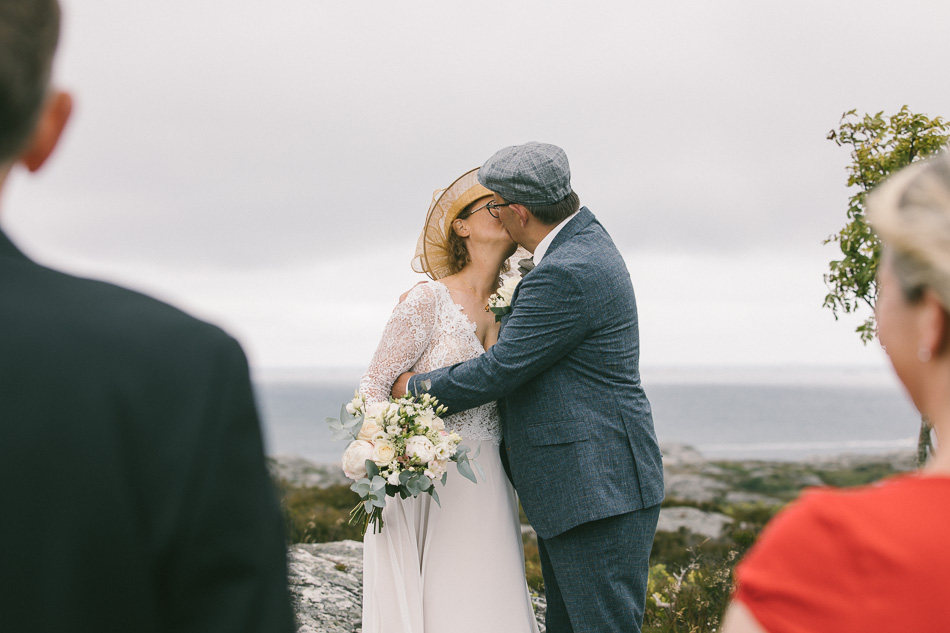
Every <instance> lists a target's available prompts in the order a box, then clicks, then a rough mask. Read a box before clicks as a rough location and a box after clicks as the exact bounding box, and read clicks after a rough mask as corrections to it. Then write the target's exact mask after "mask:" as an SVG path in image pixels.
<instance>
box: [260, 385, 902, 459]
mask: <svg viewBox="0 0 950 633" xmlns="http://www.w3.org/2000/svg"><path fill="white" fill-rule="evenodd" d="M358 377H359V374H358V373H354V372H353V371H352V370H342V371H339V372H322V373H321V374H320V375H318V376H310V377H305V378H302V377H299V376H297V377H278V378H274V377H269V378H266V379H261V380H257V381H256V383H255V387H256V390H257V395H258V403H259V405H260V408H261V414H262V418H263V422H264V429H265V437H266V443H267V451H268V453H270V454H273V455H299V456H302V457H306V458H308V459H311V460H313V461H317V462H336V461H339V456H340V454H341V453H342V452H343V449H344V448H345V442H334V441H332V440H331V439H330V433H329V430H328V429H327V425H326V418H327V417H328V416H330V417H337V416H339V412H340V405H341V404H343V403H344V402H347V401H348V400H350V399H351V398H352V397H353V390H354V388H355V386H356V383H357V381H358ZM643 383H644V388H645V389H646V392H647V396H648V397H649V399H650V402H651V404H652V406H653V417H654V423H655V427H656V433H657V437H658V439H659V440H660V442H661V443H664V442H676V443H682V444H688V445H690V446H693V447H695V448H696V449H698V450H699V451H700V452H701V453H703V454H704V455H705V456H707V457H709V458H722V459H777V460H796V459H801V458H803V457H808V456H813V455H829V454H839V453H875V452H888V451H893V450H897V449H911V448H913V447H914V446H916V441H917V432H918V428H919V425H920V416H919V415H918V413H917V411H916V410H915V409H914V407H913V405H912V404H911V403H910V401H909V399H908V398H907V396H906V395H905V394H904V393H903V391H902V390H901V388H900V386H899V384H898V383H897V382H896V380H895V379H893V378H891V377H890V375H888V374H887V373H886V372H882V371H880V370H849V369H841V370H837V369H835V370H827V369H820V370H808V369H794V370H756V369H754V368H752V369H747V370H741V371H736V370H715V369H713V370H710V369H705V370H677V369H671V370H657V371H653V372H647V371H644V376H643Z"/></svg>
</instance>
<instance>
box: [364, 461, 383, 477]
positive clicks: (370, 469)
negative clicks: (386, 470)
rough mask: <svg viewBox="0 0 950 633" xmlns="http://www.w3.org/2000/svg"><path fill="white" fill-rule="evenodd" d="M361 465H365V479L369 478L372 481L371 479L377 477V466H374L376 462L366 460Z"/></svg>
mask: <svg viewBox="0 0 950 633" xmlns="http://www.w3.org/2000/svg"><path fill="white" fill-rule="evenodd" d="M363 463H364V464H365V465H366V476H367V477H369V478H370V479H372V478H374V477H376V476H377V475H379V466H377V465H376V462H374V461H373V460H371V459H367V460H366V461H365V462H363Z"/></svg>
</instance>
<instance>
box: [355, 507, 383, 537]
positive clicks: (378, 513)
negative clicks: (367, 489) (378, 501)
mask: <svg viewBox="0 0 950 633" xmlns="http://www.w3.org/2000/svg"><path fill="white" fill-rule="evenodd" d="M360 522H362V524H363V527H362V529H361V530H360V536H366V529H367V528H369V526H370V524H372V525H373V534H378V533H379V532H382V531H383V509H382V508H380V507H378V506H373V511H372V512H370V513H369V514H367V513H366V508H365V507H364V505H363V502H362V501H361V502H359V503H358V504H356V506H355V507H354V508H353V509H352V510H350V520H349V524H350V525H355V524H357V523H360Z"/></svg>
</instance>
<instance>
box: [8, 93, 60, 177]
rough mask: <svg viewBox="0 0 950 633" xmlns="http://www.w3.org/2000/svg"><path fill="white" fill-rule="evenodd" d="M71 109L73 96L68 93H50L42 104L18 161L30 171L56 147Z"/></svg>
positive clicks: (39, 165)
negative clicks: (31, 134)
mask: <svg viewBox="0 0 950 633" xmlns="http://www.w3.org/2000/svg"><path fill="white" fill-rule="evenodd" d="M72 111H73V98H72V97H71V96H70V95H69V93H67V92H53V93H51V94H50V95H49V96H48V97H47V98H46V102H45V103H44V104H43V111H42V112H41V113H40V118H39V120H38V121H37V122H36V128H35V129H34V130H33V136H31V137H30V141H29V142H28V143H27V145H26V148H25V149H24V150H23V151H22V152H21V153H20V157H19V158H18V160H19V162H20V163H22V164H23V165H24V166H25V167H26V168H27V169H29V170H30V171H36V170H38V169H39V168H40V167H42V166H43V163H45V162H46V159H47V158H49V156H50V154H52V153H53V150H54V149H56V143H58V142H59V138H60V136H61V135H62V133H63V129H64V128H65V127H66V123H67V121H69V115H70V114H71V113H72Z"/></svg>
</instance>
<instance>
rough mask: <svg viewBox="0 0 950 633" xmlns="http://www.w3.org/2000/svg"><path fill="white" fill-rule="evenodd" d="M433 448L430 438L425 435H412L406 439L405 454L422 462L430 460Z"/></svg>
mask: <svg viewBox="0 0 950 633" xmlns="http://www.w3.org/2000/svg"><path fill="white" fill-rule="evenodd" d="M434 450H435V446H433V444H432V440H430V439H429V438H427V437H426V436H425V435H413V436H412V437H410V438H409V439H408V440H406V455H408V456H409V457H415V458H416V459H418V460H419V461H420V462H421V463H423V464H426V463H428V462H430V461H431V460H432V455H433V452H434Z"/></svg>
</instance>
